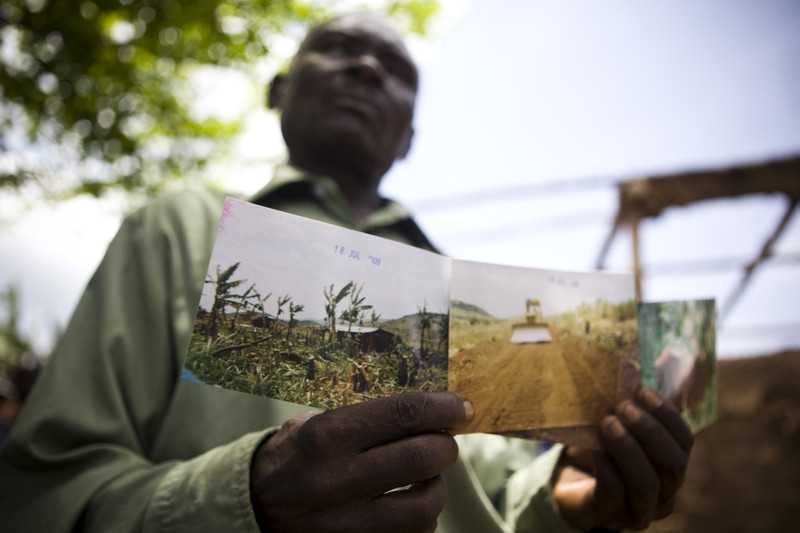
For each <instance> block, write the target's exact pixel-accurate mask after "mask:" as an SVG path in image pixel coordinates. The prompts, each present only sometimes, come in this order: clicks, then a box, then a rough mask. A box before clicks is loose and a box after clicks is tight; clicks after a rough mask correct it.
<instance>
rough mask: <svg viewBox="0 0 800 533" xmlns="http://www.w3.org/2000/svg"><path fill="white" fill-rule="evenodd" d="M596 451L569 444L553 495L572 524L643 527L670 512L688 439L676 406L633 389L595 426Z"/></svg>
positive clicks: (689, 446)
mask: <svg viewBox="0 0 800 533" xmlns="http://www.w3.org/2000/svg"><path fill="white" fill-rule="evenodd" d="M600 438H601V442H602V445H603V449H602V450H587V449H583V448H577V447H569V448H567V449H566V450H565V452H564V455H563V456H562V459H561V462H560V463H559V466H558V468H557V469H556V471H555V473H554V474H553V494H554V496H555V499H556V501H557V502H558V505H559V507H560V508H561V513H562V514H563V515H564V518H565V519H566V520H567V522H569V523H570V524H571V525H573V526H574V527H576V528H578V529H585V530H588V529H591V528H593V527H600V528H607V529H626V528H630V529H644V528H646V527H647V526H648V525H649V524H650V522H652V521H653V520H657V519H659V518H663V517H665V516H667V515H668V514H670V513H671V512H672V509H673V507H674V504H675V496H676V493H677V491H678V488H680V486H681V484H682V483H683V477H684V474H685V472H686V466H687V464H688V461H689V454H690V452H691V449H692V445H693V443H694V437H693V435H692V432H691V430H690V429H689V427H688V426H687V425H686V423H685V422H684V421H683V419H682V418H681V416H680V413H679V412H678V410H677V409H676V408H675V407H674V406H673V405H672V404H671V403H669V402H666V401H664V399H663V398H661V396H659V395H658V393H656V392H655V391H653V390H650V389H642V390H639V391H638V392H637V394H636V396H635V398H634V399H632V400H625V401H623V402H621V403H620V404H619V405H617V408H616V410H615V414H614V415H610V416H607V417H606V418H604V419H603V421H602V423H601V426H600Z"/></svg>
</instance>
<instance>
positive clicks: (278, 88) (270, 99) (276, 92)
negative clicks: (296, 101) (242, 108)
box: [267, 74, 286, 109]
mask: <svg viewBox="0 0 800 533" xmlns="http://www.w3.org/2000/svg"><path fill="white" fill-rule="evenodd" d="M285 90H286V76H284V75H283V74H276V75H275V77H274V78H272V82H271V83H270V84H269V87H268V88H267V107H268V108H269V109H281V108H282V107H283V93H284V92H285Z"/></svg>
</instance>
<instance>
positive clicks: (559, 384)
mask: <svg viewBox="0 0 800 533" xmlns="http://www.w3.org/2000/svg"><path fill="white" fill-rule="evenodd" d="M451 313H452V315H451V324H452V323H453V322H455V327H453V325H451V340H454V342H453V343H452V344H451V354H450V367H449V377H448V379H449V389H450V390H453V391H456V392H459V393H461V394H464V395H465V396H466V397H467V398H469V399H470V400H471V401H472V402H473V403H474V404H475V411H476V414H475V419H474V420H473V421H472V423H471V424H470V426H469V427H468V428H467V429H466V431H468V432H487V433H503V434H513V435H517V436H524V435H528V436H534V435H536V434H537V433H536V432H530V430H536V429H542V428H568V427H569V428H575V429H578V428H579V427H580V428H583V430H585V431H588V432H589V433H593V431H594V430H593V427H594V426H595V425H596V424H597V423H598V422H599V421H600V420H601V419H602V418H603V416H605V415H607V414H608V413H610V412H611V411H612V410H613V408H614V405H615V404H616V402H617V401H618V387H617V382H618V376H619V372H620V362H621V359H620V358H621V356H623V355H624V354H626V353H627V354H629V353H631V352H632V351H635V350H636V341H635V339H636V320H635V319H634V318H628V319H626V320H623V321H619V320H608V319H604V320H596V321H594V325H592V323H591V322H589V321H587V320H585V319H581V320H576V318H575V316H574V314H570V315H568V316H561V317H549V318H548V323H549V324H548V330H549V332H550V336H551V338H552V340H551V341H550V342H541V343H515V342H512V341H511V332H512V324H513V322H514V320H497V319H494V320H492V319H491V318H485V319H484V323H483V324H482V323H480V322H478V323H475V322H476V321H475V320H474V319H473V320H472V322H473V324H472V326H471V329H472V330H473V332H472V333H473V335H474V334H475V331H474V330H475V329H483V330H484V331H485V334H486V335H487V337H486V340H481V341H479V342H474V343H471V344H467V345H461V347H458V346H459V345H460V343H459V342H458V338H459V330H460V328H459V327H458V316H459V313H458V312H457V311H455V312H454V311H451ZM454 318H455V319H454ZM587 324H589V326H587ZM587 329H589V332H588V333H587ZM478 336H480V335H478ZM563 434H564V433H563V431H562V432H561V433H560V435H561V436H563ZM538 435H539V436H540V437H541V436H542V435H547V432H540V433H538ZM554 440H555V439H554ZM558 440H562V441H563V440H568V441H572V440H574V439H570V438H566V439H564V438H559V439H558Z"/></svg>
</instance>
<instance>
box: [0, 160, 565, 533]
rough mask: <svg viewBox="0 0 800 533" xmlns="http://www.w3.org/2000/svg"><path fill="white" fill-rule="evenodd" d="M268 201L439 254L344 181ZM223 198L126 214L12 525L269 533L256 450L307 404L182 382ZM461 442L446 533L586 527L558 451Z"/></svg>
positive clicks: (51, 373)
mask: <svg viewBox="0 0 800 533" xmlns="http://www.w3.org/2000/svg"><path fill="white" fill-rule="evenodd" d="M255 202H256V203H259V204H262V205H266V206H268V207H273V208H276V209H281V210H284V211H288V212H291V213H295V214H299V215H303V216H307V217H310V218H314V219H317V220H322V221H324V222H330V223H334V224H338V225H340V226H344V227H348V228H351V229H357V230H360V231H367V232H369V233H373V234H375V235H379V236H383V237H387V238H391V239H395V240H398V241H401V242H406V243H409V244H413V245H415V246H420V247H423V248H427V249H433V246H432V245H431V244H430V242H428V240H427V239H426V238H425V236H424V234H423V233H422V231H420V229H419V228H418V227H417V225H416V224H415V223H414V221H413V220H412V219H411V217H410V216H409V215H408V213H407V211H405V209H403V208H402V207H401V206H400V205H399V204H397V203H394V202H391V201H389V202H387V203H386V205H385V206H384V207H383V208H382V209H380V210H379V211H377V212H376V213H374V214H373V215H372V216H371V217H370V218H369V219H368V220H366V221H365V222H363V223H358V222H357V221H356V220H355V218H354V216H353V215H352V213H351V212H350V210H349V207H348V205H347V203H346V201H345V200H344V198H343V197H342V195H341V193H340V192H339V191H338V189H337V188H336V186H335V184H334V183H333V182H332V181H331V180H328V179H326V178H322V177H319V176H308V175H305V176H304V175H301V174H300V173H299V172H298V171H296V170H294V169H292V168H291V167H283V168H282V169H280V171H279V172H278V173H277V176H276V179H275V180H273V181H272V182H271V183H270V184H269V185H268V186H267V187H266V188H265V190H263V191H261V192H260V193H259V194H258V195H256V197H255ZM222 203H223V197H222V196H220V195H215V194H212V193H209V192H201V191H187V192H184V193H181V194H178V195H175V196H171V197H166V198H161V199H158V200H156V201H154V202H152V203H151V204H150V205H149V206H147V207H145V208H144V209H142V210H140V211H138V212H137V213H135V214H133V215H131V216H129V217H127V218H126V220H125V222H124V223H123V225H122V227H121V229H120V230H119V233H118V234H117V236H116V237H115V238H114V240H113V241H112V243H111V245H110V246H109V249H108V252H107V254H106V256H105V258H104V259H103V261H102V263H101V264H100V266H99V268H98V270H97V272H96V273H95V274H94V276H93V277H92V279H91V281H90V282H89V285H88V286H87V288H86V291H85V293H84V294H83V297H82V298H81V301H80V303H79V304H78V307H77V309H76V311H75V314H74V316H73V318H72V320H71V322H70V324H69V327H68V329H67V331H66V332H65V334H64V337H63V339H62V341H61V342H60V344H59V346H58V347H57V349H56V350H55V352H54V353H53V355H52V357H51V360H50V362H49V364H48V366H47V367H46V369H45V371H44V372H43V374H42V376H41V377H40V379H39V382H38V383H37V385H36V386H35V387H34V390H33V392H32V394H31V396H30V397H29V399H28V400H27V401H26V403H25V405H24V407H23V409H22V412H21V413H20V416H19V417H18V419H17V421H16V423H15V424H14V426H13V427H12V430H11V433H10V435H9V438H8V440H7V441H6V442H5V444H4V445H3V448H2V450H0V517H1V518H0V522H2V524H3V530H4V531H14V532H17V531H19V532H23V531H34V532H40V531H47V532H52V533H57V532H62V531H63V532H69V531H115V532H127V531H130V532H134V531H148V532H149V531H159V532H161V531H169V532H173V531H174V532H182V531H186V532H195V531H226V532H233V531H237V532H238V531H241V532H257V531H258V527H257V525H256V521H255V518H254V515H253V511H252V508H251V505H250V492H249V464H250V458H251V456H252V454H253V452H254V450H255V448H256V446H257V445H258V444H259V443H260V441H261V440H262V439H263V438H264V437H265V436H266V435H267V434H268V433H269V432H270V431H274V429H275V428H276V427H277V426H280V424H282V423H283V421H285V420H286V419H287V418H289V417H291V416H294V415H296V414H298V413H300V412H302V411H303V410H305V409H306V408H304V407H301V406H297V405H293V404H287V403H284V402H279V401H276V400H270V399H265V398H260V397H256V396H251V395H245V394H241V393H237V392H232V391H227V390H222V389H219V388H214V387H209V386H206V385H200V384H194V383H188V382H184V381H181V380H180V376H181V371H182V369H183V361H184V357H185V354H186V349H187V343H188V341H189V338H190V334H191V330H192V325H193V322H194V317H195V313H196V310H197V303H198V301H199V298H200V291H201V289H202V287H203V280H204V278H205V274H206V269H207V267H208V261H209V257H210V255H211V249H212V246H213V241H214V236H215V235H216V229H217V224H218V221H219V218H220V214H221V212H222ZM458 439H459V446H460V449H461V457H460V459H459V461H458V463H457V464H456V466H454V467H453V468H452V469H450V470H449V471H448V472H447V474H446V477H447V481H448V487H449V499H448V504H447V507H446V509H445V511H444V513H443V514H442V516H441V517H440V520H439V529H438V531H440V532H452V533H463V532H476V533H477V532H480V533H492V532H510V531H519V532H522V531H571V529H570V528H568V527H567V526H566V525H565V524H564V523H563V521H562V520H561V518H560V517H559V515H558V511H557V507H556V505H555V504H554V502H553V499H552V495H551V492H550V489H549V486H548V480H549V478H550V474H551V472H552V468H553V465H554V463H555V461H556V460H557V459H558V453H559V450H558V448H556V449H554V450H552V451H551V452H549V453H548V454H545V455H544V456H541V457H539V458H537V459H536V460H533V458H534V457H535V449H536V448H535V443H530V442H526V441H521V440H513V439H505V438H502V437H498V436H493V435H468V436H460V437H458ZM509 474H510V476H509ZM499 495H502V498H501V496H499ZM501 499H502V501H503V503H502V504H498V506H499V507H500V509H501V511H500V512H498V511H497V509H496V508H495V506H494V505H493V504H492V501H493V500H494V501H495V502H499V501H500V500H501ZM501 515H502V516H501Z"/></svg>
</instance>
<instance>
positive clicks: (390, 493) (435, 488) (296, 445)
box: [250, 393, 474, 533]
mask: <svg viewBox="0 0 800 533" xmlns="http://www.w3.org/2000/svg"><path fill="white" fill-rule="evenodd" d="M473 415H474V410H473V407H472V404H470V403H469V402H465V401H464V399H463V398H462V397H460V396H458V395H456V394H452V393H404V394H399V395H395V396H390V397H386V398H379V399H376V400H372V401H369V402H365V403H361V404H357V405H351V406H347V407H343V408H340V409H335V410H332V411H327V412H319V411H317V412H312V413H308V414H305V415H301V416H299V417H296V418H293V419H291V420H289V421H287V422H286V423H285V424H284V425H283V427H281V429H280V430H279V431H278V432H276V433H275V434H274V435H272V436H271V437H270V438H268V439H267V440H265V441H264V442H263V443H262V444H261V446H260V447H259V448H258V450H256V453H255V455H254V457H253V463H252V465H251V468H250V491H251V500H252V502H253V508H254V510H255V514H256V517H257V518H258V522H259V525H260V526H261V529H262V531H269V532H270V533H283V532H287V533H288V532H308V531H315V532H320V533H325V532H345V531H346V532H348V533H358V532H362V531H363V532H373V531H383V532H386V533H394V532H397V533H406V532H408V533H422V532H433V531H434V530H435V529H436V521H437V518H438V516H439V514H440V513H441V511H442V509H444V505H445V502H446V500H447V487H446V485H445V482H444V479H443V478H442V476H441V474H442V472H444V471H445V470H446V469H447V468H449V467H450V466H452V465H453V464H454V463H455V461H456V459H457V458H458V446H457V445H456V442H455V440H454V439H453V437H452V436H451V435H450V434H449V433H447V431H446V430H450V429H456V428H459V427H461V426H464V425H466V424H467V423H468V422H469V421H470V420H471V418H472V416H473ZM401 487H408V488H405V489H403V490H392V489H397V488H401Z"/></svg>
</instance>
